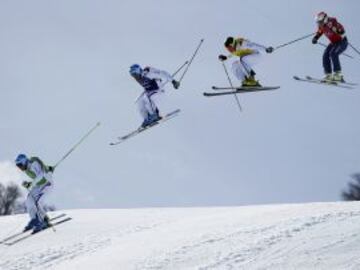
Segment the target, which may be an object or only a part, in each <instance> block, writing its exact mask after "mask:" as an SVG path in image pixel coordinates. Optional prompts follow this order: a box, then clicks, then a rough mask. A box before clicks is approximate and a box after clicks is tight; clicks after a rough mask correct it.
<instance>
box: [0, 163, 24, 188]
mask: <svg viewBox="0 0 360 270" xmlns="http://www.w3.org/2000/svg"><path fill="white" fill-rule="evenodd" d="M21 176H22V175H21V172H20V171H19V169H18V168H16V166H15V165H14V164H13V163H12V162H11V161H8V160H5V161H0V183H3V184H8V183H9V182H15V183H18V184H20V182H21V181H20V180H21Z"/></svg>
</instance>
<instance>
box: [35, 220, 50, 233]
mask: <svg viewBox="0 0 360 270" xmlns="http://www.w3.org/2000/svg"><path fill="white" fill-rule="evenodd" d="M48 227H49V223H48V222H46V221H45V220H44V221H42V222H41V221H39V222H38V223H37V224H36V225H35V227H34V229H33V231H32V233H31V234H35V233H38V232H40V231H42V230H45V229H46V228H48Z"/></svg>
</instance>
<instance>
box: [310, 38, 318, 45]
mask: <svg viewBox="0 0 360 270" xmlns="http://www.w3.org/2000/svg"><path fill="white" fill-rule="evenodd" d="M311 42H312V44H316V43H317V42H318V37H317V36H315V37H313V39H312V41H311Z"/></svg>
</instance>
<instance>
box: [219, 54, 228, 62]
mask: <svg viewBox="0 0 360 270" xmlns="http://www.w3.org/2000/svg"><path fill="white" fill-rule="evenodd" d="M226 59H227V57H226V56H225V55H223V54H220V55H219V60H220V61H225V60H226Z"/></svg>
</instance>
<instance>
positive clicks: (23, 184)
mask: <svg viewBox="0 0 360 270" xmlns="http://www.w3.org/2000/svg"><path fill="white" fill-rule="evenodd" d="M21 185H22V186H23V187H24V188H26V189H28V188H29V187H30V186H31V182H28V181H23V182H22V183H21Z"/></svg>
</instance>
